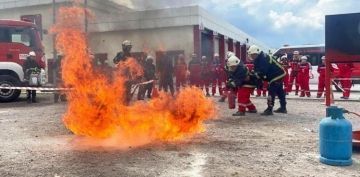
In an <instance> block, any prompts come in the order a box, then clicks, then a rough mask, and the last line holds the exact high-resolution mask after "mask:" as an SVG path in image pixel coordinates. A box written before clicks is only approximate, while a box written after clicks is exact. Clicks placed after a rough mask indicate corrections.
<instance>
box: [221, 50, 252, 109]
mask: <svg viewBox="0 0 360 177" xmlns="http://www.w3.org/2000/svg"><path fill="white" fill-rule="evenodd" d="M227 66H228V68H229V77H228V81H227V83H226V86H227V87H229V88H231V89H236V90H237V99H238V106H239V109H238V112H237V113H235V114H233V116H245V111H246V109H248V112H249V113H257V110H256V107H255V105H254V104H253V103H252V102H251V100H250V95H251V93H252V92H253V91H254V89H255V87H256V79H255V76H251V75H250V71H249V70H248V68H247V67H246V66H245V65H244V64H243V63H242V62H241V61H240V59H239V58H237V57H236V56H231V57H230V58H229V59H228V60H227Z"/></svg>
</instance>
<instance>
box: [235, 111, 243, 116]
mask: <svg viewBox="0 0 360 177" xmlns="http://www.w3.org/2000/svg"><path fill="white" fill-rule="evenodd" d="M233 116H245V112H240V111H238V112H237V113H235V114H233Z"/></svg>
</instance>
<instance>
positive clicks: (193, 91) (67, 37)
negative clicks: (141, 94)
mask: <svg viewBox="0 0 360 177" xmlns="http://www.w3.org/2000/svg"><path fill="white" fill-rule="evenodd" d="M84 13H86V12H85V11H84V9H83V8H79V7H62V8H60V9H59V13H58V17H57V23H56V25H54V27H53V32H54V33H56V34H57V37H56V47H57V50H59V51H60V52H61V53H62V54H63V55H64V58H63V61H62V78H63V82H64V85H65V86H70V87H72V88H73V90H72V91H71V92H68V93H67V96H68V100H69V103H68V109H67V112H66V114H65V115H64V118H63V121H64V124H65V126H66V127H67V128H68V129H69V130H71V131H72V132H73V133H74V134H76V135H80V136H83V137H88V138H93V139H97V140H99V141H102V140H106V139H111V141H112V142H113V144H119V145H121V144H126V145H132V146H136V145H142V144H146V143H150V142H154V141H173V140H180V139H183V138H185V137H191V136H192V135H194V134H197V133H200V132H202V131H204V125H203V123H204V121H205V120H207V119H209V118H211V117H213V116H214V114H215V107H214V104H213V102H212V101H210V100H208V99H206V98H205V97H204V95H203V93H202V92H201V91H200V90H199V89H197V88H190V87H189V88H186V89H184V90H182V91H181V92H180V93H179V94H178V95H177V96H176V97H175V98H174V97H172V96H170V95H167V94H165V93H160V95H159V97H157V98H154V99H152V100H150V101H148V102H134V103H133V104H131V105H130V106H127V105H125V104H124V103H123V100H124V99H125V98H124V92H125V87H124V82H125V81H126V79H127V77H125V76H124V75H123V72H122V71H123V70H124V68H130V71H131V74H132V75H133V76H139V75H141V74H142V70H141V69H140V67H139V66H138V64H137V62H136V61H135V60H134V59H129V60H127V62H123V63H120V65H119V66H117V69H116V71H114V73H113V76H114V78H113V79H112V80H109V79H108V78H107V77H106V75H105V74H104V73H99V71H97V70H96V69H94V66H93V65H92V62H91V57H90V55H89V50H90V49H89V48H88V45H87V38H86V34H85V33H84V30H83V28H82V25H81V22H82V20H83V17H84Z"/></svg>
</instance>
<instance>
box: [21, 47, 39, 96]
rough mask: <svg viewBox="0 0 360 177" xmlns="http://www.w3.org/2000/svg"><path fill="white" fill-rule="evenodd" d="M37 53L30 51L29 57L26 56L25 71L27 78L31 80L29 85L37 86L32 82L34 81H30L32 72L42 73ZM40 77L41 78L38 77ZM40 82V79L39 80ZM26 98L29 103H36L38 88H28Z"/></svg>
mask: <svg viewBox="0 0 360 177" xmlns="http://www.w3.org/2000/svg"><path fill="white" fill-rule="evenodd" d="M35 59H36V53H35V52H34V51H30V52H29V55H28V57H27V58H26V60H25V62H24V67H23V71H24V74H25V79H26V80H28V81H29V86H36V85H33V84H30V83H31V82H32V81H30V79H33V78H30V76H31V74H40V69H41V67H40V65H39V64H38V63H37V62H36V60H35ZM37 79H39V78H37ZM37 82H39V81H37ZM26 93H27V95H26V100H27V102H28V103H36V102H37V100H36V90H26Z"/></svg>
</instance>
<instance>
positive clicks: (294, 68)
mask: <svg viewBox="0 0 360 177" xmlns="http://www.w3.org/2000/svg"><path fill="white" fill-rule="evenodd" d="M299 63H300V52H299V51H294V53H293V59H292V61H291V62H290V68H291V73H290V80H289V85H288V87H287V89H288V90H287V93H290V92H292V87H293V84H294V81H295V95H299V87H300V85H299V77H298V73H299Z"/></svg>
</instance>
